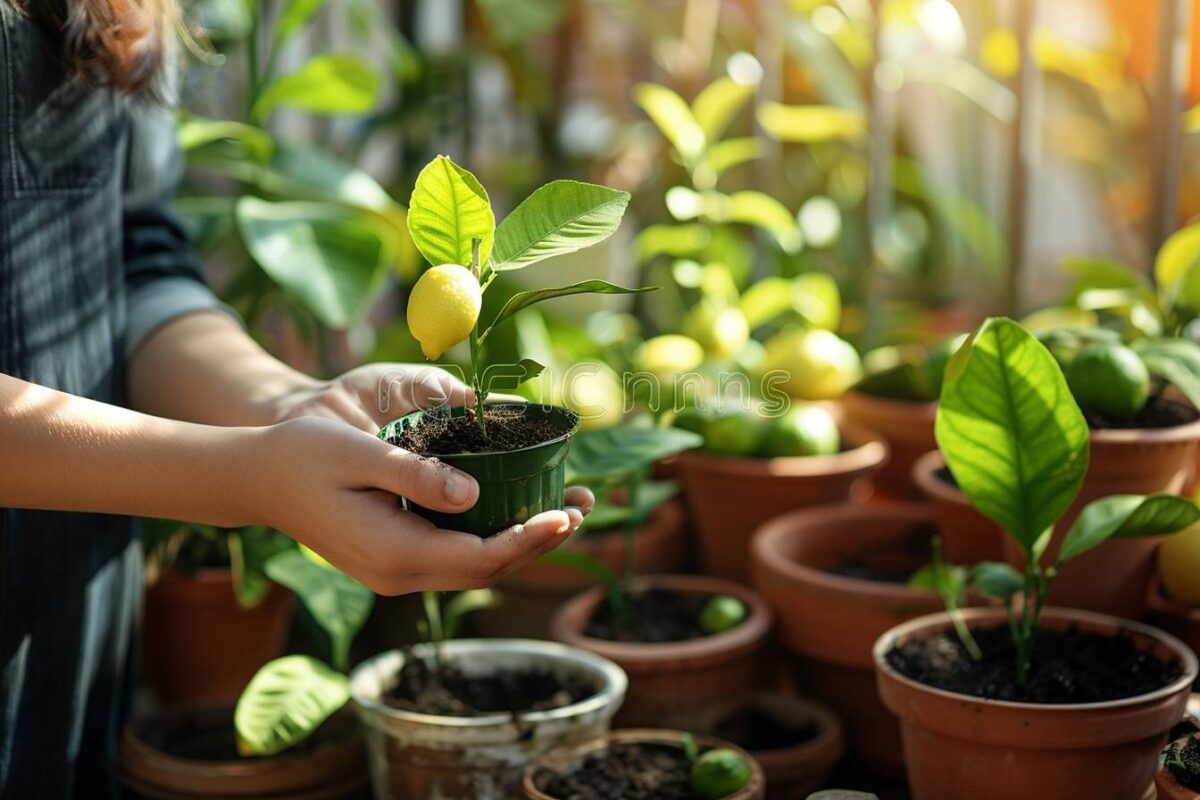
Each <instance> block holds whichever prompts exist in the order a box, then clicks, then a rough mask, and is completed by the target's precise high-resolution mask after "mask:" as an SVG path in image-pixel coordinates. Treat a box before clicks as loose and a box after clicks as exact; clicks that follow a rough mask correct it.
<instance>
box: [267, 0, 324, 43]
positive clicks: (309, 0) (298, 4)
mask: <svg viewBox="0 0 1200 800" xmlns="http://www.w3.org/2000/svg"><path fill="white" fill-rule="evenodd" d="M323 5H325V0H287V2H286V3H285V4H284V6H283V10H282V11H280V12H279V22H278V24H277V25H276V27H275V46H276V47H278V46H279V45H281V44H283V43H284V42H286V41H287V40H288V39H290V38H292V37H293V36H294V35H296V34H297V33H299V32H300V29H301V28H303V27H304V26H305V25H306V24H307V23H308V21H309V20H310V19H312V16H313V14H315V13H317V12H318V11H319V10H320V9H321V6H323Z"/></svg>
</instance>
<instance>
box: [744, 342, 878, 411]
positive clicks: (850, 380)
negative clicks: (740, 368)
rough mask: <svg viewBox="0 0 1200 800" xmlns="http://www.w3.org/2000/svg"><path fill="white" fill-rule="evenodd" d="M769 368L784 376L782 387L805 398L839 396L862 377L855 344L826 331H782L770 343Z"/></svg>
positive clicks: (819, 398) (768, 344)
mask: <svg viewBox="0 0 1200 800" xmlns="http://www.w3.org/2000/svg"><path fill="white" fill-rule="evenodd" d="M765 366H766V369H767V370H768V371H773V370H774V371H780V372H782V373H783V374H784V375H785V379H784V381H783V382H782V383H781V384H780V387H781V388H782V389H784V390H785V391H786V392H787V393H788V394H790V395H792V396H793V397H799V398H800V399H802V400H831V399H833V398H835V397H840V396H841V395H842V394H843V393H844V392H845V391H846V390H847V389H849V388H850V387H851V386H853V385H854V384H855V383H857V382H858V379H859V378H861V377H862V362H861V361H860V360H859V358H858V353H857V352H856V351H855V350H854V346H853V345H851V344H850V343H849V342H847V341H845V340H844V339H840V338H838V337H837V335H835V334H833V333H830V332H829V331H825V330H802V329H792V330H786V331H782V332H780V333H778V334H776V335H775V336H773V337H772V338H771V340H770V341H769V342H767V355H766V364H765Z"/></svg>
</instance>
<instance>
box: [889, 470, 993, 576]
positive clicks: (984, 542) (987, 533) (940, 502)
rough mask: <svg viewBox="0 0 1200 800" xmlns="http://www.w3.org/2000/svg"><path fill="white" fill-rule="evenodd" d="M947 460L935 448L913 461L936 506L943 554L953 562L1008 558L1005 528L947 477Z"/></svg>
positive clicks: (918, 481)
mask: <svg viewBox="0 0 1200 800" xmlns="http://www.w3.org/2000/svg"><path fill="white" fill-rule="evenodd" d="M948 475H949V470H948V469H947V468H946V459H945V458H943V457H942V453H941V451H940V450H932V451H930V452H928V453H926V454H925V455H923V456H921V457H920V458H918V459H917V460H916V462H914V463H913V467H912V479H913V483H915V484H916V485H917V486H918V487H919V488H920V490H921V492H922V493H923V494H924V495H925V497H926V498H927V499H928V500H929V502H930V503H931V504H932V505H933V514H934V517H935V518H936V520H937V526H938V534H939V535H940V536H941V539H942V555H943V557H945V559H946V561H948V562H950V563H951V564H978V563H979V562H980V561H1002V560H1003V559H1004V540H1005V539H1006V538H1007V534H1005V533H1004V529H1003V528H1001V527H1000V526H999V525H997V524H996V523H994V522H992V521H991V520H990V519H988V518H987V517H985V516H983V515H982V514H980V513H979V512H978V511H976V510H975V509H974V507H972V505H971V504H970V503H968V502H967V498H966V496H965V495H964V494H963V493H962V492H960V491H959V490H958V487H957V486H955V485H954V483H953V482H952V481H951V480H948V479H947V478H946V476H948Z"/></svg>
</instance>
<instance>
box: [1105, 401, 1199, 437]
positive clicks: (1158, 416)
mask: <svg viewBox="0 0 1200 800" xmlns="http://www.w3.org/2000/svg"><path fill="white" fill-rule="evenodd" d="M1198 416H1200V414H1198V413H1197V412H1196V410H1195V409H1193V408H1191V407H1190V406H1186V405H1184V404H1183V403H1176V402H1175V401H1173V400H1164V399H1163V398H1162V397H1151V398H1150V399H1149V400H1148V401H1147V402H1146V407H1145V408H1143V409H1142V411H1141V413H1139V414H1138V415H1137V416H1136V417H1134V418H1133V419H1131V420H1129V421H1127V422H1120V423H1118V422H1113V421H1112V420H1108V419H1105V418H1104V417H1102V416H1100V415H1099V414H1092V413H1088V412H1084V418H1086V419H1087V423H1088V427H1089V428H1092V429H1093V430H1097V429H1098V430H1121V429H1127V430H1154V429H1156V428H1174V427H1176V426H1178V425H1186V424H1187V423H1189V422H1192V421H1193V420H1195V419H1196V418H1197V417H1198Z"/></svg>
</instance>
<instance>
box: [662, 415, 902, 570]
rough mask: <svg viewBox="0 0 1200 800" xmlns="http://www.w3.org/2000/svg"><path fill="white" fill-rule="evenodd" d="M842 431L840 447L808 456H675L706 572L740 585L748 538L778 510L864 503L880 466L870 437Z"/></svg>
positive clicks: (878, 447)
mask: <svg viewBox="0 0 1200 800" xmlns="http://www.w3.org/2000/svg"><path fill="white" fill-rule="evenodd" d="M841 427H842V438H843V441H844V443H845V445H846V447H848V449H847V450H845V451H843V452H841V453H838V454H837V455H832V456H810V457H807V458H729V457H721V456H714V455H710V454H708V453H704V452H701V451H698V450H692V451H690V452H687V453H682V454H680V456H679V470H680V474H681V475H682V477H683V484H684V489H685V491H686V493H687V500H688V506H689V509H690V511H691V518H692V520H693V522H694V524H695V526H696V534H697V537H698V539H697V543H698V545H699V554H700V563H701V566H702V568H703V571H704V573H705V574H707V575H713V576H715V577H718V578H725V579H727V580H732V581H738V582H741V583H745V582H746V581H747V580H748V579H749V574H750V570H749V565H750V536H751V535H752V534H753V533H754V531H755V529H756V528H757V527H758V526H759V525H761V524H762V523H764V522H766V521H767V520H769V519H771V518H772V517H775V516H778V515H780V514H782V513H784V512H785V511H792V510H794V509H797V508H808V507H811V506H818V505H825V504H827V503H838V502H843V501H846V500H862V499H865V498H866V497H867V496H868V495H869V494H870V491H871V478H872V477H873V476H874V475H875V474H876V473H877V472H879V470H880V469H882V468H883V465H884V464H885V463H886V462H887V445H885V444H884V443H883V440H882V439H880V438H879V436H878V435H877V434H875V433H873V432H870V431H868V430H866V429H865V428H856V427H854V426H851V425H844V426H841Z"/></svg>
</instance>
